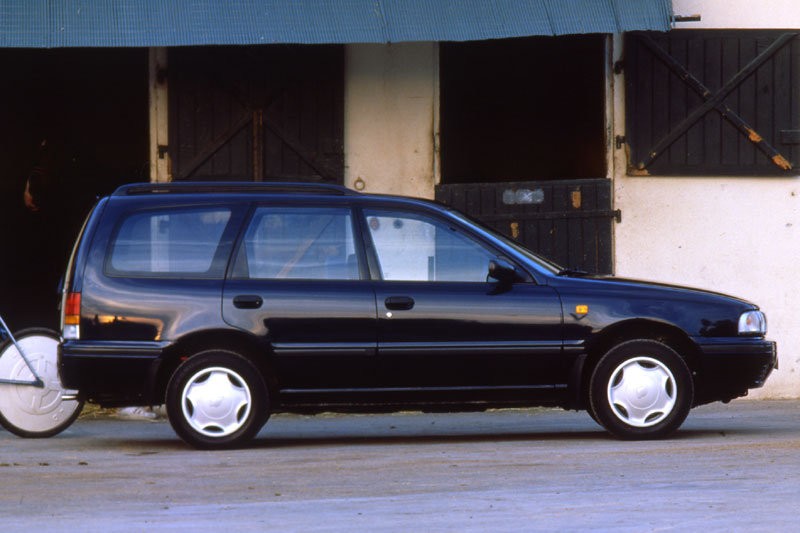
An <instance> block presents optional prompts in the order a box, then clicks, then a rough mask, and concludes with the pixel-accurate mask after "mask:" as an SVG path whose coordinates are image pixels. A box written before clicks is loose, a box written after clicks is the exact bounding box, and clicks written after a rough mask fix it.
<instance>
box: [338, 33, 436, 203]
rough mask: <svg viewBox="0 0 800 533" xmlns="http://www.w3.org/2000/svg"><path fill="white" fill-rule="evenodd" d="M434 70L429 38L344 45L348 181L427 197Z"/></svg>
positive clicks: (431, 175)
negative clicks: (407, 41)
mask: <svg viewBox="0 0 800 533" xmlns="http://www.w3.org/2000/svg"><path fill="white" fill-rule="evenodd" d="M438 70H439V66H438V47H437V45H436V44H435V43H403V44H389V45H375V44H354V45H348V46H347V48H346V55H345V118H344V124H345V126H344V128H345V133H344V137H345V184H346V185H347V186H348V187H352V188H355V189H359V187H360V185H362V184H363V190H364V191H365V192H381V193H392V194H404V195H409V196H419V197H426V198H432V197H433V192H434V181H435V165H434V135H435V132H436V131H437V129H438V118H437V111H436V110H437V105H438V103H437V102H438Z"/></svg>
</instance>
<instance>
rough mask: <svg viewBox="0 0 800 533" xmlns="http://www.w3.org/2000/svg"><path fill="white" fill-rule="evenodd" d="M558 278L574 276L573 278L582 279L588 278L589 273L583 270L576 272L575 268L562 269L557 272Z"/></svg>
mask: <svg viewBox="0 0 800 533" xmlns="http://www.w3.org/2000/svg"><path fill="white" fill-rule="evenodd" d="M558 275H559V276H575V277H582V276H588V275H589V273H588V272H586V271H585V270H578V269H576V268H562V269H561V270H559V271H558Z"/></svg>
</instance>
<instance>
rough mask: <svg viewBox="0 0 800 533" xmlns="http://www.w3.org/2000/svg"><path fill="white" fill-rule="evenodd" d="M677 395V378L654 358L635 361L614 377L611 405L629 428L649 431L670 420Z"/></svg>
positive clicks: (620, 368)
mask: <svg viewBox="0 0 800 533" xmlns="http://www.w3.org/2000/svg"><path fill="white" fill-rule="evenodd" d="M677 392H678V391H677V386H676V384H675V377H674V376H673V375H672V372H670V370H669V368H667V367H666V366H665V365H664V364H663V363H661V362H660V361H658V360H656V359H653V358H651V357H634V358H633V359H628V360H627V361H625V362H624V363H622V364H621V365H619V366H618V367H617V368H616V369H615V370H614V372H613V373H612V374H611V379H610V380H609V382H608V403H609V405H610V406H611V409H612V411H613V412H614V414H615V415H616V416H617V418H619V419H620V420H622V421H623V422H625V423H626V424H629V425H631V426H635V427H649V426H654V425H656V424H658V423H659V422H661V421H662V420H664V419H665V418H666V417H667V416H669V414H670V413H671V412H672V409H673V408H674V407H675V399H676V395H677Z"/></svg>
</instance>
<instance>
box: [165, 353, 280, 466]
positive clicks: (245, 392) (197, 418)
mask: <svg viewBox="0 0 800 533" xmlns="http://www.w3.org/2000/svg"><path fill="white" fill-rule="evenodd" d="M166 406H167V416H168V417H169V422H170V424H171V425H172V428H173V429H174V430H175V433H177V434H178V436H179V437H180V438H181V439H183V440H184V441H186V442H187V443H189V444H190V445H192V446H194V447H196V448H201V449H205V450H212V449H226V448H234V447H239V446H242V445H244V444H246V443H247V442H249V441H250V440H252V439H253V437H255V436H256V434H257V433H258V431H259V430H260V429H261V427H262V426H263V425H264V424H265V423H266V421H267V419H268V418H269V396H268V394H267V387H266V385H265V384H264V379H263V377H262V376H261V373H260V372H259V371H258V369H257V368H256V367H255V365H253V363H252V362H250V361H249V360H248V359H246V358H244V357H242V356H241V355H239V354H237V353H235V352H229V351H226V350H208V351H205V352H200V353H198V354H197V355H195V356H193V357H190V358H189V359H188V360H187V361H186V362H184V363H183V364H181V365H180V366H179V367H178V368H177V370H176V371H175V373H174V374H173V375H172V377H171V379H170V381H169V384H168V385H167V399H166Z"/></svg>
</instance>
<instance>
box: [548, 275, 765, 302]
mask: <svg viewBox="0 0 800 533" xmlns="http://www.w3.org/2000/svg"><path fill="white" fill-rule="evenodd" d="M553 280H554V283H553V284H552V285H553V286H554V287H556V288H557V287H560V286H561V287H566V286H570V287H573V288H576V289H577V288H580V289H584V290H592V289H596V290H608V291H613V292H625V293H628V294H631V295H634V294H640V295H645V294H646V295H648V296H650V297H658V298H661V299H677V300H693V301H698V300H700V301H710V300H714V301H716V302H718V303H729V304H734V305H737V306H741V307H748V308H753V309H757V308H758V306H756V305H755V304H753V303H752V302H749V301H747V300H745V299H742V298H739V297H736V296H731V295H729V294H723V293H720V292H714V291H708V290H704V289H698V288H694V287H685V286H681V285H673V284H668V283H661V282H656V281H646V280H639V279H630V278H618V277H615V276H607V275H595V274H587V275H575V274H573V275H562V276H556V277H554V278H553Z"/></svg>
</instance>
